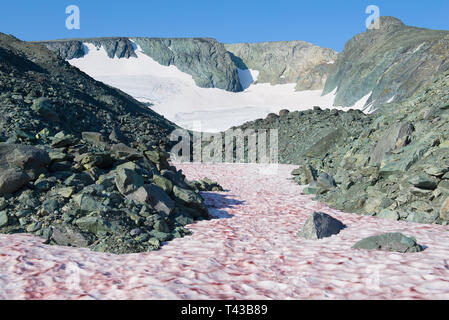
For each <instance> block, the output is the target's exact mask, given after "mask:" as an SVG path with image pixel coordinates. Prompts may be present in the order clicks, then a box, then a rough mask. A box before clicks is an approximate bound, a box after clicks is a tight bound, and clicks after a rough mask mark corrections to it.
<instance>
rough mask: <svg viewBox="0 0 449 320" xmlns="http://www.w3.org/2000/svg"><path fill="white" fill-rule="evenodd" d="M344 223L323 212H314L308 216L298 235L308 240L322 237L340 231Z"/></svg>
mask: <svg viewBox="0 0 449 320" xmlns="http://www.w3.org/2000/svg"><path fill="white" fill-rule="evenodd" d="M344 228H345V225H344V224H343V223H342V222H340V221H339V220H337V219H335V218H333V217H331V216H330V215H328V214H326V213H323V212H314V213H313V214H312V215H310V216H309V218H308V219H307V221H306V223H305V224H304V226H303V228H302V229H301V230H300V231H299V232H298V236H299V237H301V238H305V239H309V240H317V239H323V238H327V237H331V236H333V235H336V234H338V233H340V231H341V230H343V229H344Z"/></svg>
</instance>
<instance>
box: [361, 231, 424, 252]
mask: <svg viewBox="0 0 449 320" xmlns="http://www.w3.org/2000/svg"><path fill="white" fill-rule="evenodd" d="M352 248H353V249H365V250H380V251H394V252H400V253H413V252H420V251H423V247H422V246H420V245H419V244H417V243H416V240H415V239H414V238H411V237H406V236H404V235H403V234H401V233H385V234H380V235H376V236H372V237H368V238H365V239H363V240H360V241H359V242H357V243H356V244H355V245H354V246H353V247H352Z"/></svg>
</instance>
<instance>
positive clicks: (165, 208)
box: [127, 184, 175, 215]
mask: <svg viewBox="0 0 449 320" xmlns="http://www.w3.org/2000/svg"><path fill="white" fill-rule="evenodd" d="M127 198H128V199H129V200H131V201H134V202H135V203H138V204H144V203H148V204H150V205H151V206H152V207H153V208H154V209H155V210H156V211H158V212H162V213H164V214H166V215H169V214H170V213H171V212H172V211H173V209H174V208H175V202H174V201H173V200H172V199H171V198H170V197H169V196H168V195H167V193H165V191H164V190H162V188H161V187H158V186H157V185H155V184H151V185H144V186H143V187H141V188H139V189H138V190H137V191H135V192H133V193H131V194H129V195H127Z"/></svg>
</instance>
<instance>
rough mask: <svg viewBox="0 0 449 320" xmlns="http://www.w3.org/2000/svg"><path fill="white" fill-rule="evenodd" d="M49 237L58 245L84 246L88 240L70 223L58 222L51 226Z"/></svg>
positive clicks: (87, 243) (86, 245) (87, 244)
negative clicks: (58, 223)
mask: <svg viewBox="0 0 449 320" xmlns="http://www.w3.org/2000/svg"><path fill="white" fill-rule="evenodd" d="M51 239H52V240H53V241H54V242H55V243H56V244H57V245H60V246H70V247H79V248H85V247H88V246H89V240H88V238H86V237H85V236H84V235H83V234H82V233H81V232H79V231H77V230H76V229H75V228H73V227H72V226H70V225H66V224H60V225H56V226H54V227H53V230H52V236H51Z"/></svg>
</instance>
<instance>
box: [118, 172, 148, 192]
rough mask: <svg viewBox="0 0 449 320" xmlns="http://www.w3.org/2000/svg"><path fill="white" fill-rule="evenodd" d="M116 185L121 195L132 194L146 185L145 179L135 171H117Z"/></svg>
mask: <svg viewBox="0 0 449 320" xmlns="http://www.w3.org/2000/svg"><path fill="white" fill-rule="evenodd" d="M115 185H116V186H117V189H118V190H119V191H120V193H121V194H123V195H127V194H130V193H132V192H134V191H136V190H137V189H139V188H140V187H142V186H143V185H144V179H143V177H142V176H140V175H138V174H137V173H136V172H135V171H132V170H129V169H119V170H117V175H116V177H115Z"/></svg>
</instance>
